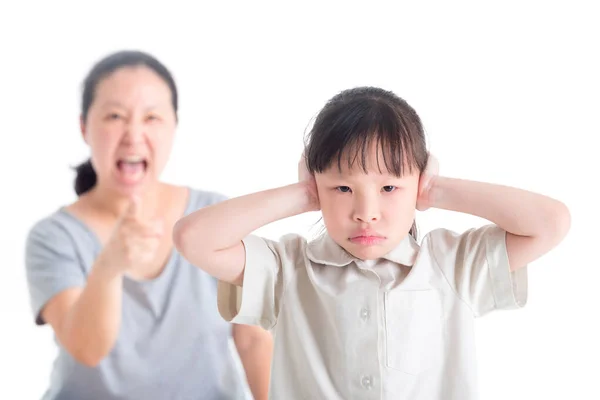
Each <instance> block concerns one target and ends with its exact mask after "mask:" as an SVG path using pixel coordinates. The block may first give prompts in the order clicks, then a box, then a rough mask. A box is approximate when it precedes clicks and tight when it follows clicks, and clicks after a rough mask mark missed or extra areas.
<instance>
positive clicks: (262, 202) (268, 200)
mask: <svg viewBox="0 0 600 400" xmlns="http://www.w3.org/2000/svg"><path fill="white" fill-rule="evenodd" d="M311 185H314V182H311V181H303V182H300V183H295V184H293V185H288V186H283V187H279V188H276V189H270V190H265V191H262V192H257V193H252V194H249V195H246V196H242V197H236V198H233V199H229V200H225V201H223V202H220V203H217V204H214V205H211V206H208V207H205V208H201V209H199V210H197V211H195V212H193V213H191V214H189V215H188V216H186V217H184V218H182V219H181V220H179V221H178V222H177V223H176V224H175V227H174V229H173V241H174V243H175V246H176V248H177V250H178V251H179V252H180V253H181V254H182V255H183V257H185V258H186V259H187V260H188V261H190V263H191V264H193V265H197V266H198V267H200V268H202V269H203V270H204V271H206V272H207V273H208V274H210V275H212V276H214V277H215V278H217V279H219V280H221V281H224V282H229V283H233V284H235V285H240V286H241V284H242V278H243V273H244V266H245V259H246V254H245V250H244V246H243V244H242V239H244V238H245V237H246V236H248V235H249V234H250V233H252V232H253V231H254V230H256V229H258V228H260V227H262V226H264V225H267V224H269V223H271V222H274V221H277V220H280V219H284V218H287V217H291V216H294V215H297V214H302V213H304V212H307V211H312V210H318V200H317V198H316V196H315V195H313V194H312V193H316V191H315V190H313V189H312V187H313V186H311Z"/></svg>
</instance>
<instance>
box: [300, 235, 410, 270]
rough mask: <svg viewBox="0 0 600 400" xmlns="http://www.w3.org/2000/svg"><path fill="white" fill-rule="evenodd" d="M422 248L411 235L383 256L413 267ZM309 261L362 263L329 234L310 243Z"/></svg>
mask: <svg viewBox="0 0 600 400" xmlns="http://www.w3.org/2000/svg"><path fill="white" fill-rule="evenodd" d="M419 249H420V246H419V244H418V243H417V242H416V241H415V239H414V238H413V237H412V236H411V235H407V236H406V237H405V238H404V239H403V240H402V241H401V242H400V244H398V245H397V246H396V247H395V248H394V249H392V250H391V251H390V252H389V253H387V254H386V255H384V256H383V258H385V259H386V260H389V261H392V262H394V263H397V264H401V265H405V266H408V267H411V266H412V265H413V264H414V262H415V259H416V258H417V255H418V254H419ZM306 255H307V256H308V259H309V260H311V261H312V262H315V263H317V264H325V265H332V266H335V267H344V266H346V265H348V264H350V263H352V262H355V261H360V260H359V259H358V258H356V257H354V256H352V255H351V254H350V253H348V252H347V251H346V250H344V248H343V247H341V246H340V245H339V244H337V243H336V242H335V241H334V240H333V239H332V238H331V237H330V236H329V234H328V233H327V232H325V233H323V234H322V235H321V236H319V237H318V238H316V239H315V240H313V241H311V242H310V243H308V246H307V248H306Z"/></svg>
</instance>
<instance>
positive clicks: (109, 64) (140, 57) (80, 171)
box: [74, 50, 178, 196]
mask: <svg viewBox="0 0 600 400" xmlns="http://www.w3.org/2000/svg"><path fill="white" fill-rule="evenodd" d="M139 66H143V67H146V68H149V69H151V70H152V71H153V72H155V73H156V74H157V75H158V76H160V77H161V78H162V79H163V80H164V81H165V83H166V84H167V85H168V86H169V89H170V90H171V103H172V105H173V110H174V111H175V115H176V116H177V106H178V103H177V100H178V99H177V86H176V85H175V80H174V79H173V76H172V75H171V73H170V72H169V70H168V69H167V68H166V67H165V66H164V65H163V64H162V63H161V62H160V61H158V60H157V59H156V58H154V57H153V56H151V55H150V54H147V53H144V52H141V51H129V50H126V51H119V52H116V53H113V54H110V55H108V56H106V57H105V58H103V59H102V60H100V61H98V62H97V63H96V64H95V65H94V66H93V68H92V69H91V71H90V72H89V73H88V75H87V77H86V78H85V80H84V81H83V96H82V102H81V118H82V120H83V121H84V122H85V121H86V120H87V116H88V112H89V110H90V107H91V106H92V103H93V102H94V97H95V94H96V89H97V88H98V85H99V84H100V82H101V81H102V80H103V79H105V78H107V77H108V76H109V75H110V74H112V73H113V72H115V71H117V70H119V69H121V68H125V67H139ZM75 171H76V174H77V175H76V177H75V185H74V186H75V193H76V194H77V196H81V195H82V194H84V193H85V192H87V191H89V190H91V189H92V188H93V187H94V186H95V185H96V180H97V176H96V171H94V167H93V166H92V163H91V160H89V159H88V160H87V161H85V162H83V163H81V164H80V165H78V166H77V167H75Z"/></svg>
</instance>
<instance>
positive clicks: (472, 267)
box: [423, 225, 527, 317]
mask: <svg viewBox="0 0 600 400" xmlns="http://www.w3.org/2000/svg"><path fill="white" fill-rule="evenodd" d="M425 242H427V243H425ZM423 245H427V246H428V249H429V251H430V252H431V254H432V258H433V261H434V263H436V264H437V265H438V267H439V268H440V270H441V272H442V274H443V275H444V276H445V278H446V280H447V281H448V283H449V284H450V286H452V288H453V289H454V291H455V292H456V294H457V295H458V296H459V297H460V298H461V299H462V300H463V301H464V302H465V303H466V304H467V305H468V306H469V307H470V308H471V310H472V311H473V314H474V315H475V316H476V317H480V316H483V315H485V314H487V313H489V312H491V311H493V310H509V309H517V308H521V307H524V306H525V304H526V302H527V266H525V267H523V268H520V269H518V270H517V271H511V270H510V265H509V260H508V253H507V250H506V231H505V230H503V229H502V228H500V227H498V226H497V225H485V226H483V227H481V228H478V229H471V230H468V231H466V232H465V233H462V234H458V233H455V232H452V231H449V230H446V229H437V230H434V231H432V232H430V233H429V234H428V235H427V236H426V237H425V238H424V243H423Z"/></svg>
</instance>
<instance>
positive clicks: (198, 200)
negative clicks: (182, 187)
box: [188, 187, 228, 211]
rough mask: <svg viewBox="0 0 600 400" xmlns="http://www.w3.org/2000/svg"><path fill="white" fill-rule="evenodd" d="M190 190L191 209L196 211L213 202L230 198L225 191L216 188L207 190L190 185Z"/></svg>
mask: <svg viewBox="0 0 600 400" xmlns="http://www.w3.org/2000/svg"><path fill="white" fill-rule="evenodd" d="M188 190H189V196H190V200H189V203H190V209H191V211H195V210H198V209H200V208H203V207H207V206H210V205H212V204H216V203H220V202H222V201H224V200H227V199H228V197H227V196H225V195H224V194H223V193H221V192H218V191H214V190H207V189H203V188H197V187H188Z"/></svg>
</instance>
